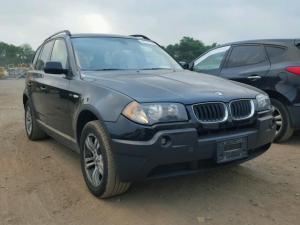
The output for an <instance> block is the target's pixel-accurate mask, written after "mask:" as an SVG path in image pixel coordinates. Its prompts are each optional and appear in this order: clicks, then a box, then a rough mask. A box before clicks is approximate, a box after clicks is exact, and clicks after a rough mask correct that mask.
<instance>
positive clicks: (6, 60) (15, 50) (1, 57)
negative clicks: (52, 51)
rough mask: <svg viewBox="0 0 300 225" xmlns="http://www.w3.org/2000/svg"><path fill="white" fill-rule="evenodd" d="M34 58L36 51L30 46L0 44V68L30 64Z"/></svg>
mask: <svg viewBox="0 0 300 225" xmlns="http://www.w3.org/2000/svg"><path fill="white" fill-rule="evenodd" d="M33 56H34V51H33V49H32V48H31V46H30V45H29V44H23V45H21V46H15V45H9V44H6V43H4V42H0V66H7V65H9V64H15V65H16V64H29V63H30V62H31V61H32V57H33Z"/></svg>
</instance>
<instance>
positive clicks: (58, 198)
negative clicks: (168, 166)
mask: <svg viewBox="0 0 300 225" xmlns="http://www.w3.org/2000/svg"><path fill="white" fill-rule="evenodd" d="M23 87H24V80H0V225H8V224H12V225H16V224H20V225H25V224H28V225H35V224H43V225H47V224H56V225H57V224H62V225H63V224H64V225H65V224H81V225H83V224H87V225H91V224H105V225H110V224H116V225H121V224H122V225H126V224H128V225H135V224H137V225H143V224H155V225H160V224H161V225H167V224H172V225H176V224H178V225H179V224H180V225H185V224H189V225H192V224H222V225H225V224H230V225H241V224H243V225H250V224H251V225H254V224H257V225H264V224H272V225H275V224H278V225H289V224H291V225H296V224H299V221H300V163H299V162H300V148H299V147H300V136H299V134H296V135H295V136H294V137H293V138H292V140H290V141H289V142H288V143H286V144H281V145H275V144H274V145H273V146H272V148H271V149H270V150H269V151H268V152H267V153H265V154H264V155H262V156H260V157H259V158H257V159H255V160H252V161H250V162H247V163H244V164H242V165H241V166H237V167H234V168H226V169H224V168H223V169H217V170H212V171H210V172H206V173H201V174H198V175H192V176H185V177H178V178H170V179H164V180H155V181H151V182H150V181H148V182H143V183H139V184H136V185H134V186H133V187H132V188H131V189H130V190H129V192H127V193H126V194H124V195H122V196H120V197H115V198H112V199H109V200H99V199H97V198H95V197H93V196H92V195H91V194H90V193H89V191H88V190H87V188H86V186H85V183H84V181H83V178H82V175H81V171H80V164H79V157H78V155H77V154H76V153H74V152H72V151H70V150H69V149H67V148H66V147H64V146H62V145H61V144H59V143H57V142H55V141H54V140H53V139H48V140H45V141H39V142H31V141H29V140H28V139H27V138H26V136H25V130H24V126H23V124H24V122H23V113H24V111H23V107H22V102H21V101H22V91H23Z"/></svg>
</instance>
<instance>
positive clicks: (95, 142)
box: [80, 121, 130, 198]
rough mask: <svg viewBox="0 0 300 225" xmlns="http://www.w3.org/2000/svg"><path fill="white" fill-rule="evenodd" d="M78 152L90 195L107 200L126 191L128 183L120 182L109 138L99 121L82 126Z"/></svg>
mask: <svg viewBox="0 0 300 225" xmlns="http://www.w3.org/2000/svg"><path fill="white" fill-rule="evenodd" d="M80 152H81V153H80V158H81V170H82V173H83V176H84V179H85V182H86V184H87V186H88V188H89V190H90V191H91V192H92V194H94V195H95V196H97V197H100V198H109V197H112V196H115V195H119V194H122V193H124V192H125V191H127V190H128V188H129V186H130V183H125V182H122V181H120V179H119V175H118V172H117V169H116V165H115V161H114V158H113V155H112V150H111V145H110V139H109V136H108V135H107V133H106V131H105V129H104V127H103V126H102V125H101V123H100V122H99V121H91V122H89V123H87V124H86V125H85V126H84V128H83V131H82V134H81V139H80Z"/></svg>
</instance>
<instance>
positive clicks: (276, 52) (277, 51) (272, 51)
mask: <svg viewBox="0 0 300 225" xmlns="http://www.w3.org/2000/svg"><path fill="white" fill-rule="evenodd" d="M266 50H267V54H268V56H269V59H270V61H271V62H277V61H278V60H280V59H281V58H282V56H283V55H284V53H285V52H286V48H284V47H279V46H266Z"/></svg>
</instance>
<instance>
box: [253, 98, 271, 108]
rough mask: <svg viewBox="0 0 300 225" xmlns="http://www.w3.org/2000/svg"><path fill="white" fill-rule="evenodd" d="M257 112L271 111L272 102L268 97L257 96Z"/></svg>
mask: <svg viewBox="0 0 300 225" xmlns="http://www.w3.org/2000/svg"><path fill="white" fill-rule="evenodd" d="M256 102H257V111H266V110H270V109H271V100H270V98H269V96H268V95H264V94H259V95H257V96H256Z"/></svg>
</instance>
